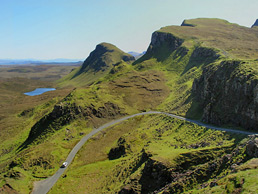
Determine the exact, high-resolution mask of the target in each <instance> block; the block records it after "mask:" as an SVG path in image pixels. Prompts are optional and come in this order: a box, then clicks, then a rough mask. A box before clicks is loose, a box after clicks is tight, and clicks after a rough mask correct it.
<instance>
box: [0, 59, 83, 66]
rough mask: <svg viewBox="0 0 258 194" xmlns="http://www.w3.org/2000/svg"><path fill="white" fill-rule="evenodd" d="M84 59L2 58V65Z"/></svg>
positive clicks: (66, 61)
mask: <svg viewBox="0 0 258 194" xmlns="http://www.w3.org/2000/svg"><path fill="white" fill-rule="evenodd" d="M80 61H83V60H82V59H62V58H60V59H48V60H37V59H0V65H31V64H42V63H74V62H80Z"/></svg>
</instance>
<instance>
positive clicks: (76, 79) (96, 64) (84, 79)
mask: <svg viewBox="0 0 258 194" xmlns="http://www.w3.org/2000/svg"><path fill="white" fill-rule="evenodd" d="M134 60H135V58H134V57H133V56H132V55H130V54H128V53H125V52H123V51H122V50H120V49H119V48H117V47H116V46H114V45H112V44H109V43H101V44H98V45H97V46H96V48H95V50H94V51H92V52H91V53H90V55H89V57H88V58H87V59H86V60H85V61H84V63H83V64H82V66H81V67H80V68H78V69H76V70H74V71H73V72H72V73H70V74H69V75H68V76H67V77H65V78H64V79H62V80H61V86H62V85H67V84H68V85H69V84H71V85H72V83H73V85H77V86H78V85H81V86H82V85H88V84H90V83H93V82H94V81H96V80H97V79H98V78H100V77H102V76H104V75H106V74H107V73H108V72H109V71H110V70H111V69H112V67H113V66H115V65H117V64H118V63H120V62H132V61H134Z"/></svg>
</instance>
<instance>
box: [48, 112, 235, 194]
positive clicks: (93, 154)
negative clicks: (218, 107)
mask: <svg viewBox="0 0 258 194" xmlns="http://www.w3.org/2000/svg"><path fill="white" fill-rule="evenodd" d="M114 131H115V133H114ZM118 139H119V140H118ZM121 139H122V140H123V141H121ZM211 140H212V141H211ZM119 141H120V142H124V143H123V144H122V145H124V146H125V153H124V154H123V155H122V156H118V159H115V160H109V159H108V153H109V152H110V150H111V148H114V147H117V146H118V145H119ZM200 142H209V143H208V144H207V145H206V146H204V147H200V148H198V149H193V148H191V145H194V144H196V143H197V144H198V143H200ZM236 142H237V141H235V139H234V138H233V137H230V136H229V135H227V134H224V133H223V132H219V131H213V130H208V129H205V128H203V127H199V126H197V125H194V124H190V123H187V122H183V121H178V120H176V119H171V118H167V117H164V116H144V117H138V118H134V119H131V120H129V121H126V122H125V123H122V124H119V125H117V126H114V127H111V128H109V129H107V130H105V132H102V133H101V134H98V135H96V136H95V137H93V138H92V140H91V141H89V142H88V143H86V144H85V145H84V147H83V149H81V150H80V152H79V153H78V157H76V159H75V161H74V162H73V164H72V165H71V166H70V167H69V169H68V170H67V172H66V173H65V175H64V177H63V178H61V179H60V180H59V181H58V183H57V184H56V185H55V186H54V188H53V189H52V190H51V192H50V193H63V192H66V193H74V192H75V190H76V192H77V193H84V192H85V190H87V192H88V193H117V192H118V191H119V190H121V189H122V188H123V187H124V186H125V185H130V186H133V187H135V188H136V187H137V188H138V189H139V190H141V189H144V188H145V187H146V185H145V184H144V183H139V182H138V183H137V185H133V183H132V182H131V181H132V180H134V179H136V180H138V179H142V180H144V179H147V177H144V173H143V171H142V170H143V169H144V168H145V166H146V164H147V161H155V162H156V163H161V164H162V165H165V166H166V167H167V168H169V169H176V168H177V167H178V166H180V163H181V164H183V163H184V162H185V161H187V160H189V159H190V158H191V156H189V154H190V155H192V159H193V156H194V153H195V160H197V161H201V160H203V159H204V158H203V157H208V155H209V154H210V157H211V158H214V157H217V156H219V155H221V154H223V152H224V150H226V149H227V148H226V147H228V146H229V147H231V146H233V145H234V144H235V143H236ZM214 148H220V151H218V152H214ZM143 149H144V150H145V152H146V153H147V154H148V155H150V156H151V157H150V159H147V160H146V161H143V162H140V158H141V155H142V150H143ZM204 152H205V153H206V155H203V153H204ZM188 157H189V158H188ZM190 160H191V159H190ZM193 163H194V162H193ZM189 167H190V165H189ZM150 181H151V180H150ZM152 181H153V180H152ZM82 182H83V184H81V183H82ZM71 183H72V184H73V185H76V186H74V187H71V186H69V185H70V184H71ZM153 184H155V181H153ZM145 189H146V188H145ZM138 192H139V191H138ZM138 192H137V193H138Z"/></svg>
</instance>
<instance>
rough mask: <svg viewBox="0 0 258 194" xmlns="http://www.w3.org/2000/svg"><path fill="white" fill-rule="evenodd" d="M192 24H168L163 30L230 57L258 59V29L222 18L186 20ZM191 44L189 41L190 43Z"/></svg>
mask: <svg viewBox="0 0 258 194" xmlns="http://www.w3.org/2000/svg"><path fill="white" fill-rule="evenodd" d="M185 23H186V24H188V25H192V27H191V26H181V27H178V26H168V27H164V28H161V29H160V31H161V32H166V33H173V34H174V35H176V36H178V37H180V38H183V39H185V40H189V41H193V42H194V43H199V44H202V45H203V46H207V47H212V48H217V49H219V50H220V52H221V53H222V54H223V55H225V56H227V57H230V58H238V59H257V58H258V54H257V49H258V45H257V41H258V36H257V29H254V28H247V27H243V26H239V25H237V24H232V23H229V22H227V21H225V20H220V19H192V20H186V21H185ZM188 44H189V43H188Z"/></svg>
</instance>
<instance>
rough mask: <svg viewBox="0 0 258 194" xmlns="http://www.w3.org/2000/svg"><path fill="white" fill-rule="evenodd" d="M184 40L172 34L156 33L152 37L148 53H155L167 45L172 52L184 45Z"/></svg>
mask: <svg viewBox="0 0 258 194" xmlns="http://www.w3.org/2000/svg"><path fill="white" fill-rule="evenodd" d="M183 42H184V41H183V39H180V38H178V37H176V36H174V35H173V34H171V33H164V32H158V31H156V32H154V33H153V34H152V37H151V43H150V46H149V48H148V50H147V53H154V52H156V51H158V49H159V48H160V47H162V46H164V45H165V44H166V45H167V47H168V49H169V50H170V51H174V50H176V49H177V48H179V47H180V46H181V45H182V44H183Z"/></svg>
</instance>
